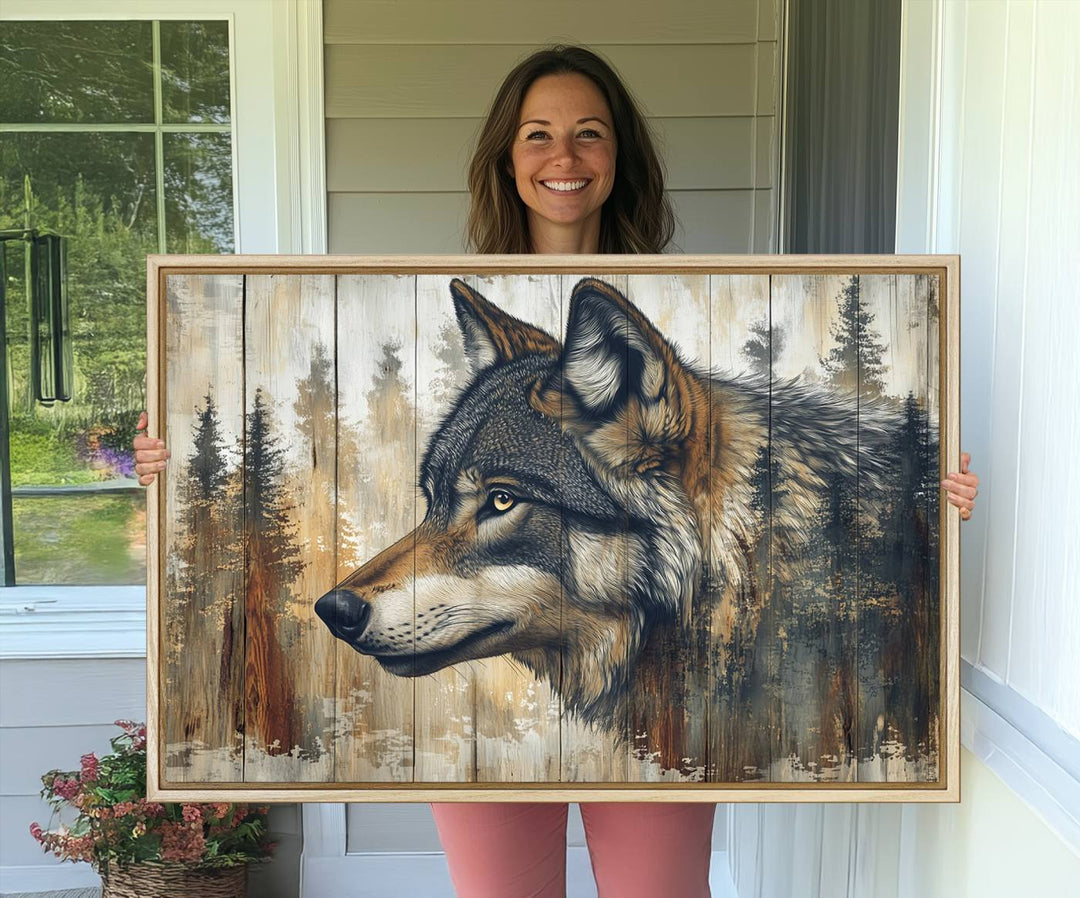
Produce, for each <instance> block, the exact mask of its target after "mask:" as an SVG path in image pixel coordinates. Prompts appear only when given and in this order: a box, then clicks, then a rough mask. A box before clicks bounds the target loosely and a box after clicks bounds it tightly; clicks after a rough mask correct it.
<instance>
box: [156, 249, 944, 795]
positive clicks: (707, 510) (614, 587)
mask: <svg viewBox="0 0 1080 898" xmlns="http://www.w3.org/2000/svg"><path fill="white" fill-rule="evenodd" d="M339 261H340V260H339ZM346 261H347V260H346ZM312 264H314V263H312ZM320 264H322V263H320ZM484 264H487V263H476V264H475V265H473V263H471V262H470V264H469V266H468V267H453V266H451V267H449V268H448V269H441V268H430V269H423V270H420V271H419V272H417V271H416V270H414V269H410V268H409V267H407V265H405V263H402V264H401V265H398V266H397V267H394V266H390V267H389V268H388V269H386V270H377V271H369V270H366V269H365V268H364V267H363V265H355V264H354V265H352V267H350V266H349V265H348V264H344V263H343V264H342V267H341V269H340V270H337V269H335V270H314V271H308V270H307V269H303V270H300V269H298V270H293V269H288V270H282V272H280V273H278V272H276V271H274V270H268V269H264V268H261V267H257V268H256V269H254V270H247V269H244V268H243V267H242V266H239V267H237V269H236V270H235V271H231V270H230V271H229V272H227V273H216V272H212V273H207V272H205V271H190V272H188V271H185V270H183V269H182V268H181V269H178V270H177V271H176V272H174V273H170V274H168V275H167V276H166V277H165V278H164V280H163V284H164V286H163V288H162V296H163V303H162V312H161V314H162V316H163V318H162V323H161V330H162V332H163V334H164V338H165V343H164V361H163V363H162V371H163V374H162V377H163V381H164V384H165V388H164V389H163V392H162V394H161V395H162V399H161V400H160V401H161V403H162V408H163V409H164V419H165V431H166V439H167V441H168V444H169V446H170V449H171V451H172V455H173V459H174V462H175V466H174V467H172V468H170V471H169V476H168V477H167V478H165V480H164V484H163V485H162V497H163V498H162V508H163V509H164V510H163V511H162V513H161V515H160V521H161V525H160V526H161V538H162V551H161V558H162V565H161V583H162V586H161V595H162V598H161V600H160V607H161V625H160V632H161V643H160V653H161V654H160V657H161V662H160V663H161V671H162V673H161V683H162V686H161V689H162V692H161V696H160V699H159V707H160V708H161V709H162V711H161V713H162V723H161V727H160V730H161V745H162V769H163V771H164V776H165V778H166V779H167V781H168V782H170V783H187V784H191V785H195V784H199V783H240V782H243V783H255V782H264V783H271V784H284V783H291V784H297V783H315V784H318V785H319V786H320V787H323V788H325V787H326V784H334V787H335V788H344V786H345V784H352V787H353V788H365V789H366V788H367V787H362V786H357V785H356V784H375V785H381V786H388V785H395V784H398V785H403V786H408V788H409V789H411V790H415V789H417V788H419V787H420V786H421V785H422V784H425V783H428V784H437V785H439V786H444V785H447V784H454V783H458V784H461V783H483V784H487V785H492V784H502V786H503V787H504V788H505V787H506V786H507V784H511V783H512V784H522V783H530V784H533V785H534V787H535V788H542V787H544V784H550V783H555V784H583V783H599V784H612V783H632V784H637V785H640V784H644V783H657V782H664V783H672V784H681V785H683V786H689V785H691V784H701V785H703V786H705V785H708V784H713V785H717V784H738V785H740V786H745V785H747V784H753V783H767V784H781V783H782V784H785V785H792V784H793V783H814V784H826V785H827V784H828V783H840V784H843V785H851V784H858V783H865V782H868V781H879V782H884V781H889V785H894V784H896V783H901V782H902V783H907V784H917V785H918V786H920V787H923V786H925V787H927V788H926V789H924V790H923V791H927V790H929V789H930V788H931V787H938V788H940V783H941V782H942V777H941V766H940V759H941V753H942V751H943V749H944V746H943V740H944V737H945V732H946V729H945V722H944V709H945V708H946V707H947V705H946V704H945V701H944V698H943V696H944V695H945V689H944V688H943V680H944V679H945V676H944V670H945V668H944V667H943V658H944V655H943V653H942V643H943V641H944V635H945V630H944V627H945V624H946V619H945V615H944V613H943V608H944V607H945V597H944V596H943V594H942V591H941V589H940V582H941V581H940V569H941V554H942V553H940V552H939V518H940V517H941V514H940V506H939V502H938V488H937V481H938V479H939V474H938V472H939V470H940V461H939V448H938V433H939V428H940V426H941V422H942V421H944V420H946V416H945V414H944V411H945V402H944V401H943V397H944V396H945V392H944V391H943V389H942V387H941V384H942V383H943V382H948V381H947V380H946V379H945V378H942V377H941V370H942V366H941V363H940V359H941V356H940V352H941V347H942V345H943V343H942V341H941V333H942V331H943V330H944V328H939V321H938V317H939V309H938V301H939V296H941V295H948V296H950V301H952V299H951V297H952V294H945V293H943V292H942V291H943V290H944V286H943V285H944V283H945V282H944V280H943V275H942V273H941V272H942V269H941V268H940V267H932V266H931V265H930V264H929V263H926V265H925V266H924V267H923V268H921V269H920V268H916V269H914V270H903V269H902V268H899V267H898V269H897V270H887V269H883V266H884V264H885V263H882V262H878V263H877V264H876V265H875V266H873V267H869V266H864V268H863V269H859V268H857V267H855V268H851V267H846V268H845V267H838V266H835V265H834V267H832V268H830V267H829V266H817V267H814V266H811V267H810V268H804V269H799V268H795V267H792V268H789V269H786V270H780V269H776V270H774V269H770V268H768V265H769V264H772V263H766V262H763V261H762V260H750V261H748V262H747V263H746V265H744V266H742V268H741V269H738V270H732V269H730V268H725V267H724V266H723V265H719V264H713V263H709V264H705V263H701V264H700V265H699V267H698V268H693V267H691V268H689V269H687V268H682V267H678V266H677V265H675V263H668V267H667V268H662V267H661V269H658V270H655V271H654V270H651V269H644V270H638V269H634V270H632V271H631V272H630V273H623V272H622V271H620V270H618V269H613V268H610V267H609V268H608V269H607V273H601V272H590V271H589V270H587V269H586V270H583V271H573V270H567V269H565V267H564V268H563V269H560V270H558V271H550V270H547V269H546V268H544V267H543V266H539V267H538V266H537V263H535V262H533V263H530V264H531V265H532V266H533V267H532V268H529V267H527V266H525V267H522V269H521V270H520V271H519V270H517V269H516V268H514V267H513V266H510V270H503V269H502V268H497V267H488V268H485V267H484ZM490 264H491V265H492V266H493V265H494V264H495V263H490ZM681 264H683V265H685V264H686V263H685V262H684V263H681ZM946 308H951V306H950V307H946ZM946 317H947V316H946ZM949 320H950V321H951V320H952V319H951V318H950V319H949ZM154 327H157V325H154ZM947 361H948V359H947ZM952 363H953V362H949V364H952ZM944 370H946V371H948V370H950V369H947V368H946V369H944ZM951 407H952V406H950V408H951ZM950 533H951V531H950ZM950 538H951V537H950ZM950 582H951V581H950ZM948 632H951V630H950V631H948ZM950 744H951V743H950ZM815 788H816V786H815ZM320 794H321V793H320ZM317 800H319V799H317ZM845 800H846V799H845Z"/></svg>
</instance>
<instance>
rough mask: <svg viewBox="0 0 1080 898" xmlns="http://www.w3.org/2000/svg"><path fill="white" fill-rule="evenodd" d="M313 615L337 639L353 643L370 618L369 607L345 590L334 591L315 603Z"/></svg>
mask: <svg viewBox="0 0 1080 898" xmlns="http://www.w3.org/2000/svg"><path fill="white" fill-rule="evenodd" d="M315 613H316V614H317V615H319V617H321V618H322V622H323V623H324V624H326V626H328V627H329V628H330V632H331V633H333V634H334V635H335V636H336V637H337V638H338V639H344V640H345V641H346V642H350V643H351V642H355V641H356V640H357V639H359V638H360V635H361V634H362V633H363V632H364V628H365V627H367V624H368V618H370V617H371V605H370V604H369V603H367V602H365V601H364V600H363V599H360V598H357V597H356V595H354V594H353V593H351V592H349V591H348V590H345V589H335V590H332V591H331V592H328V593H327V594H326V595H324V596H323V597H322V598H321V599H319V601H317V602H316V603H315Z"/></svg>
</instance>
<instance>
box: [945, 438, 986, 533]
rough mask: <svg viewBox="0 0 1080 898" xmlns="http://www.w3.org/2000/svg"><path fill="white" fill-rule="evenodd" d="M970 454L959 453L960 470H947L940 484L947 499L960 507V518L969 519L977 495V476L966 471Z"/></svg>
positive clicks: (962, 519)
mask: <svg viewBox="0 0 1080 898" xmlns="http://www.w3.org/2000/svg"><path fill="white" fill-rule="evenodd" d="M970 461H971V454H970V453H968V452H961V453H960V472H959V473H954V472H949V475H948V478H947V479H946V480H942V481H941V486H942V488H943V489H945V490H946V491H947V495H948V497H949V501H950V502H952V504H953V505H955V506H956V507H957V508H959V509H960V520H961V521H967V520H970V519H971V512H972V509H973V508H974V507H975V497H976V496H977V495H979V477H978V475H977V474H972V473H970V472H969V471H968V464H969V463H970Z"/></svg>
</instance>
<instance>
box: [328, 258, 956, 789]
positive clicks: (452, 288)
mask: <svg viewBox="0 0 1080 898" xmlns="http://www.w3.org/2000/svg"><path fill="white" fill-rule="evenodd" d="M449 292H450V294H451V295H452V298H453V302H454V308H455V312H456V317H457V321H458V325H459V327H460V329H461V334H462V339H463V341H464V346H465V350H466V353H467V356H468V359H469V362H470V365H471V375H470V377H469V379H468V383H467V386H466V388H465V389H464V390H463V391H462V392H461V393H460V395H459V396H458V397H457V398H456V400H455V401H454V402H453V404H452V405H451V407H450V408H449V410H448V411H447V412H446V414H445V417H444V418H443V420H442V422H441V423H440V424H439V425H438V427H437V429H436V430H435V432H434V433H433V435H432V436H431V438H430V440H429V442H428V445H427V448H426V451H425V453H424V456H423V462H422V465H421V467H420V484H419V485H420V487H421V489H422V490H423V495H424V499H425V504H426V514H425V516H424V518H423V520H422V522H421V523H420V524H419V526H418V527H416V529H415V530H413V531H412V532H409V533H404V534H401V537H400V539H398V540H397V541H396V542H395V543H394V544H393V545H390V546H389V547H388V548H386V549H385V550H383V551H382V552H380V553H379V554H377V555H376V556H375V557H373V558H371V559H370V560H369V561H368V562H367V563H366V564H364V565H363V566H362V567H361V568H359V569H358V570H356V571H355V572H354V573H351V574H350V575H349V576H347V577H345V578H344V579H343V580H342V581H341V582H340V583H338V584H337V585H336V586H335V588H334V589H333V590H331V591H329V592H327V593H326V594H325V595H323V596H322V597H321V598H320V599H319V600H318V602H317V603H316V605H315V611H316V613H317V614H318V615H319V617H320V618H321V619H322V620H323V621H324V622H325V624H326V625H327V626H328V627H329V629H330V630H331V631H332V632H333V634H334V635H335V636H337V637H338V638H339V639H341V640H343V641H344V642H346V643H347V644H348V645H349V646H351V647H352V648H353V649H355V650H356V651H357V652H360V653H362V654H364V655H369V656H372V657H373V658H375V659H376V660H377V661H378V663H379V664H380V665H381V666H382V667H383V668H384V669H385V670H386V671H389V672H390V673H392V674H395V675H397V676H401V677H420V676H425V675H427V674H430V673H432V672H434V671H438V670H441V669H443V668H446V667H448V666H450V665H453V664H457V663H459V662H463V661H469V660H472V659H482V658H488V657H494V656H500V655H510V656H512V658H513V659H515V660H516V661H518V662H520V663H521V664H523V665H525V666H526V667H527V668H528V669H529V670H531V671H532V672H533V673H534V674H535V676H536V677H538V678H542V679H544V680H547V681H549V682H550V683H551V684H552V687H553V689H554V690H555V691H556V693H557V694H558V695H559V696H560V698H561V699H562V702H563V706H564V708H565V711H566V712H567V713H569V714H573V715H576V716H578V717H579V718H580V719H582V720H583V721H585V722H586V723H587V724H590V725H593V726H598V727H603V728H605V729H607V730H609V731H610V732H611V733H612V734H614V735H615V737H616V740H617V741H621V740H624V739H626V738H628V735H629V734H630V733H632V732H634V730H635V726H634V724H633V721H634V718H635V715H640V717H641V721H640V723H641V725H645V726H649V727H651V729H652V733H651V735H652V739H651V742H652V744H654V745H656V746H658V748H659V756H660V761H661V763H662V764H665V765H666V766H675V767H677V766H678V765H679V763H680V760H679V759H680V758H683V757H684V756H685V755H687V754H688V753H689V749H688V745H687V742H686V732H687V729H688V728H689V727H690V726H692V718H693V716H694V714H695V712H697V713H702V712H703V709H704V708H706V707H709V708H713V709H719V708H723V707H728V706H730V705H731V704H732V701H733V696H732V695H731V692H730V690H731V688H732V684H733V683H734V682H736V681H737V680H738V677H737V670H738V669H739V668H740V667H743V666H744V665H745V663H746V661H747V659H746V657H745V651H746V649H747V647H748V645H753V646H754V647H755V648H756V649H757V650H758V651H761V652H768V651H770V646H769V645H767V644H762V643H761V641H760V640H759V639H758V635H759V629H760V624H761V619H762V615H763V613H765V612H766V611H767V608H766V605H767V603H768V602H769V601H770V600H776V598H777V597H779V596H783V595H785V594H788V595H790V594H791V593H792V592H797V591H798V589H799V587H800V584H804V583H806V582H808V579H809V578H812V577H813V576H814V574H815V573H817V574H819V575H820V574H821V573H822V572H823V569H824V568H828V570H825V571H824V573H825V579H829V578H833V579H835V580H839V579H841V578H843V577H846V576H849V575H850V574H853V573H854V571H852V570H849V567H853V565H851V564H850V562H851V561H852V560H853V559H855V558H856V555H857V553H859V552H862V553H863V554H864V556H865V557H866V558H876V559H878V560H879V561H881V562H885V561H888V560H894V559H893V555H894V554H895V552H896V549H897V541H898V540H899V544H900V545H904V544H905V534H904V533H898V532H897V527H896V526H895V524H896V522H897V521H900V522H902V523H901V526H904V525H905V524H906V526H908V527H910V528H911V533H910V535H908V538H907V539H906V543H907V544H911V543H913V541H914V540H915V539H916V537H918V535H919V531H920V528H921V530H922V531H923V532H925V530H926V528H927V527H928V526H929V525H928V518H927V504H926V502H925V496H926V490H927V486H928V483H929V481H930V480H931V479H932V478H933V477H934V473H935V469H934V467H933V465H932V464H931V462H930V460H932V459H934V458H936V456H937V446H936V430H935V428H934V427H933V426H932V425H931V423H930V422H929V421H928V420H927V419H926V418H925V414H924V413H922V412H920V411H919V410H918V409H916V408H914V407H909V408H908V409H907V414H906V415H905V410H904V408H903V407H902V406H898V405H897V404H896V403H890V402H886V401H885V400H883V399H881V398H880V397H878V398H874V397H866V396H860V395H859V391H857V390H855V391H851V392H847V393H844V392H840V391H837V390H830V389H828V388H826V387H823V386H821V385H818V384H806V383H799V382H797V381H796V380H787V381H783V380H770V379H769V378H768V377H754V376H745V375H744V376H739V377H733V376H724V375H722V374H715V373H711V372H708V371H704V370H701V369H700V368H699V367H697V366H696V365H695V363H694V360H691V359H686V358H683V357H681V356H680V353H679V351H678V350H677V348H676V347H675V346H673V345H672V343H671V342H669V341H668V340H667V339H666V338H665V336H664V335H663V334H662V333H660V331H659V330H658V329H657V328H656V327H655V326H654V325H653V324H652V323H651V322H650V321H649V320H648V318H646V317H645V315H643V314H642V313H641V312H640V311H639V310H638V309H637V308H636V307H635V306H634V305H633V304H632V303H630V302H629V301H628V300H627V299H626V297H625V296H623V295H622V294H621V293H620V292H619V290H617V289H616V288H615V287H614V286H612V285H611V284H610V283H607V282H605V281H604V280H600V279H597V278H584V279H582V280H580V281H579V282H578V283H577V284H576V285H575V286H574V288H573V291H572V294H571V296H570V298H569V316H568V322H567V325H566V334H565V339H564V340H563V341H562V342H560V340H558V339H557V338H556V337H555V336H553V335H551V334H549V333H546V332H545V331H544V330H542V329H540V328H538V327H535V326H533V325H531V324H529V323H527V322H524V321H521V320H519V319H517V318H515V317H513V316H511V315H509V314H507V313H505V312H503V311H501V310H500V309H499V308H497V307H496V306H495V305H493V304H492V303H490V302H488V301H487V300H486V299H485V298H484V297H483V296H482V295H481V294H480V293H479V292H478V291H477V290H474V289H472V288H470V287H469V286H468V285H467V284H466V283H465V282H463V281H462V280H460V279H454V280H452V281H451V282H450V284H449ZM856 416H857V419H858V427H857V428H855V427H852V426H851V422H852V421H854V420H855V419H856ZM912 416H914V417H915V418H916V419H918V420H914V421H913V420H911V419H912ZM909 431H910V432H911V434H915V445H916V446H917V447H918V449H919V454H918V455H917V456H916V457H914V458H910V459H906V460H905V461H904V464H906V465H908V466H913V467H914V468H916V469H917V470H915V471H906V472H900V471H896V470H894V469H892V467H891V465H892V464H893V463H895V461H896V454H895V451H894V449H895V446H896V445H897V444H898V443H899V442H902V441H903V439H904V436H905V433H907V432H909ZM920 434H921V436H920ZM920 439H921V445H920ZM898 476H906V477H907V480H908V481H911V480H912V477H914V483H913V487H912V488H911V489H909V491H908V492H909V495H906V496H905V495H903V494H902V493H899V492H898V491H897V488H896V487H897V482H898ZM920 497H922V499H923V501H922V504H921V505H920V504H919V500H920ZM905 501H907V503H908V504H907V505H906V506H904V507H898V503H899V504H901V505H903V503H904V502H905ZM860 521H861V522H863V526H861V527H860V526H859V522H860ZM868 522H879V524H880V523H885V524H886V526H884V527H882V526H877V527H873V526H870V525H869V524H868ZM889 522H892V523H893V525H894V526H892V527H890V526H888V523H889ZM872 534H873V535H872ZM763 553H764V554H767V556H768V558H769V564H768V565H762V564H761V563H760V559H761V557H762V555H763ZM861 570H862V573H863V576H864V577H871V578H875V589H876V590H877V592H878V593H881V594H897V593H898V592H900V591H902V590H903V589H905V588H909V587H910V584H905V583H904V582H902V580H901V579H900V575H901V574H902V572H903V571H904V568H903V566H902V565H897V564H892V565H889V564H887V563H879V564H867V563H864V564H863V566H862V568H861ZM763 574H765V575H767V579H768V582H762V580H763V576H762V575H763ZM772 610H773V611H774V612H775V609H772ZM842 610H843V609H841V608H839V607H838V608H836V609H835V611H836V612H837V613H840V612H842ZM704 634H711V638H708V639H704V638H703V636H704ZM825 638H826V640H827V639H828V637H825ZM863 660H865V659H863ZM836 675H837V679H838V681H839V682H840V683H841V684H843V683H845V682H846V683H849V684H851V688H852V689H853V688H854V684H855V681H856V680H857V678H858V671H857V670H855V669H851V670H846V671H838V672H836ZM845 701H846V702H848V703H849V705H850V703H851V702H852V701H853V697H850V696H849V697H847V698H846V699H844V700H842V701H841V702H840V705H841V706H843V705H844V702H845ZM844 715H847V718H846V719H847V721H848V724H849V732H848V733H847V734H846V736H845V737H844V738H846V739H848V740H850V739H852V738H853V737H854V734H853V733H851V732H850V724H851V723H852V722H853V720H854V715H855V709H854V707H850V706H849V707H847V708H846V710H842V711H841V716H842V717H843V716H844ZM628 720H629V721H631V726H629V727H627V726H626V725H625V723H626V721H628ZM841 728H843V721H841ZM725 772H726V774H727V775H728V776H734V775H736V774H737V773H738V771H736V770H727V771H725Z"/></svg>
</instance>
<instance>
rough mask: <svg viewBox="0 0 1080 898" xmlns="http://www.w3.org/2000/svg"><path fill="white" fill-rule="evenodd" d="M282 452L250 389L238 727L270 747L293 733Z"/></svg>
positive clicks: (294, 740)
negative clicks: (286, 649)
mask: <svg viewBox="0 0 1080 898" xmlns="http://www.w3.org/2000/svg"><path fill="white" fill-rule="evenodd" d="M283 454H284V453H283V450H282V449H281V447H280V446H279V445H278V443H277V440H276V438H275V437H274V435H273V425H272V421H271V419H270V410H269V408H268V407H267V405H266V403H265V401H264V399H263V395H262V390H261V389H257V390H256V391H255V400H254V405H253V408H252V410H251V412H250V413H249V414H248V416H247V437H246V440H245V445H244V505H245V520H244V531H245V538H246V540H245V541H246V545H247V559H246V562H247V563H246V566H245V569H246V583H245V593H246V594H245V614H246V621H247V656H246V659H245V660H246V668H245V685H246V687H247V694H246V698H247V702H246V705H247V718H246V734H247V736H248V738H249V739H251V738H254V739H255V740H256V745H257V746H258V747H260V748H265V749H266V750H267V751H269V752H271V753H276V752H279V751H281V752H286V753H287V752H289V751H291V750H292V748H293V746H294V745H296V744H298V741H299V735H300V734H299V733H298V729H299V727H298V722H297V716H296V702H295V695H294V690H293V685H292V682H291V680H290V678H289V677H288V675H287V667H286V665H285V660H284V655H283V651H282V641H288V636H289V634H288V633H286V632H285V629H284V625H285V623H286V617H287V615H286V613H285V610H286V603H287V601H288V596H289V589H288V587H289V586H290V584H292V583H293V582H294V581H295V579H296V577H297V575H298V574H299V573H300V571H301V570H302V569H303V562H302V561H301V560H300V558H299V553H298V551H297V548H296V545H295V543H294V542H293V540H294V536H295V533H294V531H295V528H294V526H293V525H292V523H291V522H290V521H289V517H288V512H289V508H290V506H289V505H288V504H287V503H286V497H285V495H284V494H283V493H284V490H283V489H282V483H283V477H284V473H285V471H284V460H283ZM283 634H284V640H283Z"/></svg>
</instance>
